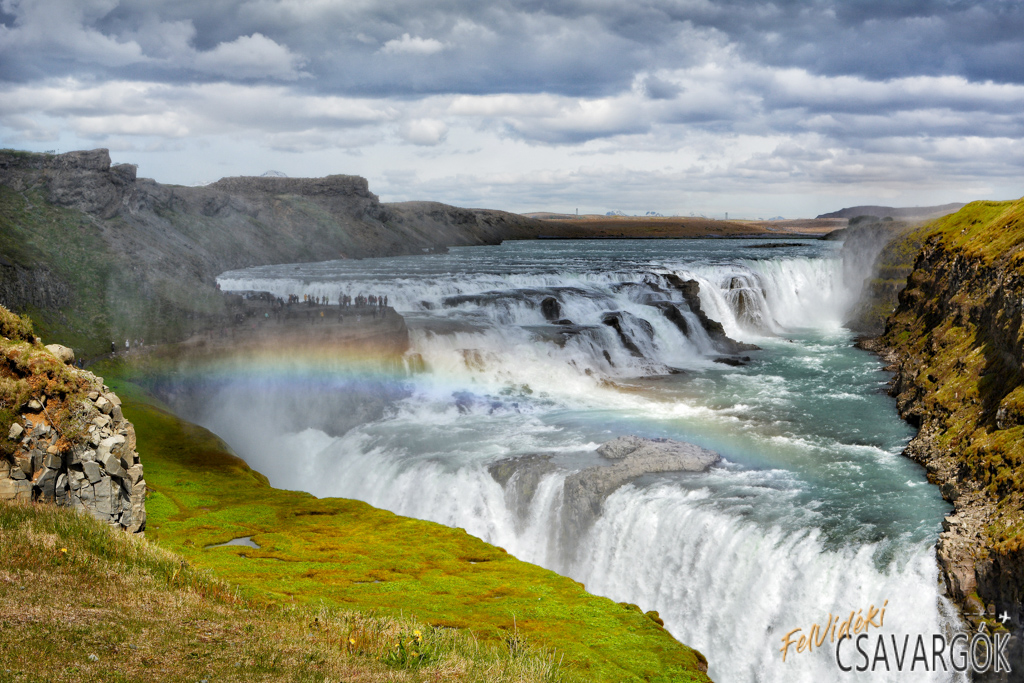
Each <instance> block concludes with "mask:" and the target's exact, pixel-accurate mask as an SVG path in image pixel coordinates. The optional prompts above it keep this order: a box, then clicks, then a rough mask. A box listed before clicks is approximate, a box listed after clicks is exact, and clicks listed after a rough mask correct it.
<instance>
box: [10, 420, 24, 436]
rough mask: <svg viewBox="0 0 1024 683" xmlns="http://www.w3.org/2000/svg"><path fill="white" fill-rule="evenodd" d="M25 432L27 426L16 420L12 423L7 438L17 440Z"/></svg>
mask: <svg viewBox="0 0 1024 683" xmlns="http://www.w3.org/2000/svg"><path fill="white" fill-rule="evenodd" d="M24 433H25V428H24V427H22V426H21V424H20V423H18V422H15V423H14V424H12V425H11V430H10V431H9V432H7V438H8V439H10V440H11V441H17V440H18V439H20V438H21V435H22V434H24Z"/></svg>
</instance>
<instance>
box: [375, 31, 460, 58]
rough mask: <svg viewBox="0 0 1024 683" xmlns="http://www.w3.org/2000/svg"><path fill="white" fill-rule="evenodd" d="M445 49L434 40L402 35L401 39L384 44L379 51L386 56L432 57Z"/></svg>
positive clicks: (438, 41)
mask: <svg viewBox="0 0 1024 683" xmlns="http://www.w3.org/2000/svg"><path fill="white" fill-rule="evenodd" d="M446 47H447V45H445V44H444V43H442V42H441V41H440V40H437V39H435V38H420V37H419V36H410V35H409V34H408V33H403V34H402V37H401V38H395V39H393V40H389V41H388V42H386V43H384V47H382V48H381V49H380V51H381V52H383V53H384V54H386V55H397V54H409V55H432V54H436V53H438V52H441V51H442V50H444V49H445V48H446Z"/></svg>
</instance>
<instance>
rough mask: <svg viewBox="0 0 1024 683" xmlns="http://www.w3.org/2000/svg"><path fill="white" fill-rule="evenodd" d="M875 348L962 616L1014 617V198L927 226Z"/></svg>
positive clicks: (1019, 359) (1018, 344)
mask: <svg viewBox="0 0 1024 683" xmlns="http://www.w3.org/2000/svg"><path fill="white" fill-rule="evenodd" d="M874 346H875V348H876V349H877V350H879V351H881V352H883V353H884V354H886V355H887V357H888V358H889V359H890V360H891V361H892V362H893V369H895V371H896V376H895V379H894V381H893V384H892V393H893V394H894V395H896V396H897V405H898V408H899V411H900V414H901V415H902V416H903V417H904V418H905V419H907V420H908V421H909V422H911V423H912V424H914V425H917V426H919V427H920V431H919V433H918V435H917V437H916V438H915V439H914V440H913V441H912V442H911V444H910V445H909V446H908V448H907V454H908V455H909V456H910V457H912V458H914V459H915V460H917V461H918V462H920V463H921V464H922V465H924V466H925V467H926V468H927V469H928V474H929V479H931V480H932V481H933V482H934V483H936V484H938V485H939V486H940V487H941V491H942V495H943V496H944V497H945V498H946V499H947V500H949V501H950V502H952V503H953V504H954V506H955V510H954V513H953V514H952V515H950V516H949V517H948V518H947V519H946V521H945V523H944V525H943V526H944V531H943V533H942V535H941V536H940V538H939V542H938V546H937V548H938V558H939V563H940V566H941V569H942V573H943V577H944V579H945V582H946V586H947V589H948V591H949V594H950V595H951V596H952V597H953V598H954V599H955V600H956V601H957V602H958V603H959V604H960V605H961V606H962V607H963V608H964V613H965V614H966V615H967V616H968V617H969V618H971V619H972V620H975V621H978V620H982V619H989V620H992V619H993V618H994V617H995V616H996V614H1002V613H1003V612H1006V613H1007V614H1009V615H1010V617H1011V621H1010V622H1009V623H1007V627H1011V626H1012V627H1013V628H1014V629H1016V630H1018V631H1019V629H1020V627H1021V624H1022V621H1024V200H1018V201H1016V202H975V203H973V204H969V205H968V206H967V207H965V208H964V209H962V210H961V211H960V212H959V213H957V214H955V215H953V216H948V217H945V218H943V219H940V220H938V221H936V222H935V223H932V224H930V225H929V226H927V228H926V238H925V240H924V244H923V247H922V249H921V251H920V253H919V255H918V257H917V259H916V262H915V263H914V268H913V271H912V272H911V273H910V276H909V278H908V279H907V286H906V289H904V290H903V291H902V292H901V293H900V295H899V306H898V308H897V309H896V311H895V312H894V313H893V314H892V315H891V316H890V317H889V319H888V322H887V324H886V328H885V333H884V334H883V335H882V337H881V338H880V339H879V340H877V341H876V342H875V344H874Z"/></svg>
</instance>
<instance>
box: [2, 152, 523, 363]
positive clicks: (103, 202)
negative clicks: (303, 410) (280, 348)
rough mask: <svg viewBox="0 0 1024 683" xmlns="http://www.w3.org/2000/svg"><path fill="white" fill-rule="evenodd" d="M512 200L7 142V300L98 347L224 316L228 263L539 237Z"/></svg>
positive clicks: (82, 345) (174, 332) (46, 325)
mask: <svg viewBox="0 0 1024 683" xmlns="http://www.w3.org/2000/svg"><path fill="white" fill-rule="evenodd" d="M540 225H541V224H540V223H539V222H537V221H533V220H531V219H528V218H524V217H522V216H517V215H514V214H509V213H504V212H500V211H487V210H477V209H461V208H457V207H453V206H446V205H444V204H437V203H431V202H406V203H400V204H385V203H381V202H380V201H379V199H378V198H377V196H376V195H374V194H373V193H372V192H370V190H369V187H368V184H367V181H366V180H365V179H364V178H360V177H357V176H344V175H334V176H327V177H324V178H263V177H259V178H250V177H240V178H225V179H223V180H220V181H218V182H216V183H213V184H211V185H208V186H205V187H181V186H175V185H162V184H160V183H157V182H155V181H153V180H148V179H144V178H137V177H136V168H135V167H134V166H131V165H127V164H119V165H111V163H110V156H109V154H108V153H107V151H106V150H103V149H100V150H93V151H83V152H70V153H67V154H60V155H48V154H30V153H25V152H13V151H10V150H7V151H0V303H3V304H6V305H7V306H8V307H10V308H12V310H17V311H19V312H26V313H31V314H32V316H33V318H34V319H35V320H36V321H37V323H38V324H39V326H40V329H41V330H42V331H43V332H49V333H55V332H57V331H59V332H60V334H61V336H62V337H63V338H64V339H66V340H67V341H68V342H69V343H71V344H72V345H74V346H75V347H76V348H79V349H80V350H84V351H85V352H86V353H89V354H96V353H99V352H101V351H103V350H104V349H105V348H106V347H108V345H109V342H110V340H113V339H117V340H123V339H125V338H131V339H137V338H143V339H147V340H171V339H181V338H183V337H185V336H188V335H189V333H191V332H193V331H195V330H196V329H202V328H204V327H208V326H209V325H210V324H211V321H212V320H218V319H220V318H221V317H222V316H223V315H224V305H223V301H222V299H221V297H219V296H218V295H217V292H216V289H215V278H216V276H217V275H219V274H220V273H222V272H224V271H225V270H230V269H235V268H244V267H248V266H255V265H265V264H271V263H290V262H308V261H325V260H330V259H339V258H365V257H372V256H388V255H396V254H414V253H423V252H430V251H443V250H444V249H446V248H447V247H450V246H463V245H477V244H496V243H499V242H500V241H502V240H504V239H511V238H525V237H532V236H536V235H537V234H538V233H539V226H540Z"/></svg>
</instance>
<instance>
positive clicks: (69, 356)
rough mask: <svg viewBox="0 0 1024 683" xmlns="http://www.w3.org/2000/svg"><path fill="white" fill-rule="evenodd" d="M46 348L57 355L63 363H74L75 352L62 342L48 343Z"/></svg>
mask: <svg viewBox="0 0 1024 683" xmlns="http://www.w3.org/2000/svg"><path fill="white" fill-rule="evenodd" d="M46 350H47V351H49V352H50V353H52V354H53V355H54V356H56V357H57V360H59V361H61V362H62V363H74V362H75V352H74V351H73V350H72V349H69V348H68V347H66V346H63V345H62V344H47V345H46Z"/></svg>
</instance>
